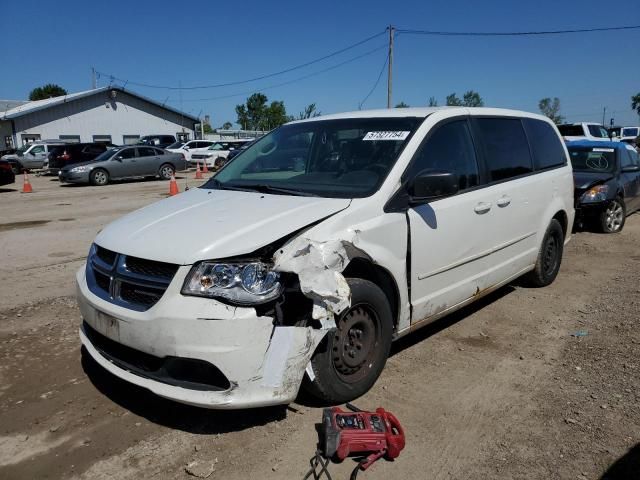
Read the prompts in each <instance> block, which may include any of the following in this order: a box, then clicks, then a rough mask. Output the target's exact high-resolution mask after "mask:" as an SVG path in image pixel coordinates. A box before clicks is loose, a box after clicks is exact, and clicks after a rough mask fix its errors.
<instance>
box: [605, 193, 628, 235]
mask: <svg viewBox="0 0 640 480" xmlns="http://www.w3.org/2000/svg"><path fill="white" fill-rule="evenodd" d="M623 219H624V210H623V208H622V205H620V203H619V202H617V201H615V200H614V201H613V202H612V203H611V205H609V208H607V211H606V212H605V224H606V226H607V230H609V231H610V232H617V231H618V230H620V227H621V226H622V220H623Z"/></svg>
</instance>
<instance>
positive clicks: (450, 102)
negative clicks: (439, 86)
mask: <svg viewBox="0 0 640 480" xmlns="http://www.w3.org/2000/svg"><path fill="white" fill-rule="evenodd" d="M447 106H448V107H461V106H462V100H460V99H459V98H458V96H457V95H456V94H455V93H452V94H451V95H447Z"/></svg>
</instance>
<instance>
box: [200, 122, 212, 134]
mask: <svg viewBox="0 0 640 480" xmlns="http://www.w3.org/2000/svg"><path fill="white" fill-rule="evenodd" d="M202 131H203V132H204V133H213V128H211V125H209V124H208V123H205V124H204V125H203V126H202Z"/></svg>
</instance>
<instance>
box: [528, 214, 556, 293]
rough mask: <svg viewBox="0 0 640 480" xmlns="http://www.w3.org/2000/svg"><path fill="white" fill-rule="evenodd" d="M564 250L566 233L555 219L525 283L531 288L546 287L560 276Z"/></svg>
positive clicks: (548, 229) (546, 233) (545, 235)
mask: <svg viewBox="0 0 640 480" xmlns="http://www.w3.org/2000/svg"><path fill="white" fill-rule="evenodd" d="M563 250H564V232H563V230H562V226H561V225H560V222H558V220H556V219H555V218H554V219H553V220H551V223H549V227H548V228H547V231H546V232H545V234H544V238H543V239H542V246H541V247H540V252H538V259H537V260H536V266H535V268H534V269H533V270H532V271H531V272H529V273H528V274H527V275H526V276H525V283H526V284H527V285H528V286H530V287H536V288H540V287H546V286H547V285H551V284H552V283H553V281H554V280H555V279H556V277H557V276H558V271H559V270H560V264H561V263H562V252H563Z"/></svg>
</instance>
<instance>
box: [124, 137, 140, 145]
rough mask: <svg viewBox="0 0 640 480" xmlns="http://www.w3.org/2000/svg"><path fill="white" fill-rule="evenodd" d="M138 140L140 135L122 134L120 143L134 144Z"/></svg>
mask: <svg viewBox="0 0 640 480" xmlns="http://www.w3.org/2000/svg"><path fill="white" fill-rule="evenodd" d="M138 140H140V135H123V136H122V144H123V145H135V144H136V143H138Z"/></svg>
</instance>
